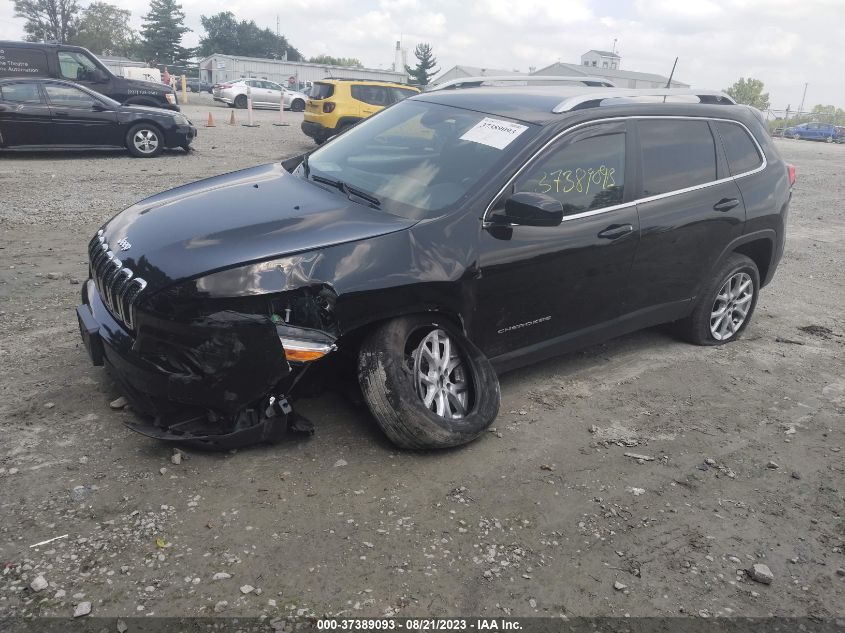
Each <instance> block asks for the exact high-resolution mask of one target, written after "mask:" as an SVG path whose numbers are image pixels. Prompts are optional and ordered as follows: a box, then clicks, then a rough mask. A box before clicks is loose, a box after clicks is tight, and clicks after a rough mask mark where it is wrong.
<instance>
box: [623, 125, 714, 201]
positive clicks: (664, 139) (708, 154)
mask: <svg viewBox="0 0 845 633" xmlns="http://www.w3.org/2000/svg"><path fill="white" fill-rule="evenodd" d="M637 129H638V130H639V134H640V148H641V150H642V160H641V163H642V173H643V192H642V193H643V195H644V196H656V195H658V194H661V193H668V192H670V191H678V190H679V189H686V188H687V187H694V186H695V185H703V184H705V183H708V182H712V181H714V180H716V144H715V143H714V141H713V135H712V134H711V133H710V126H709V125H708V124H707V121H681V120H672V119H655V120H653V121H650V120H640V121H638V122H637Z"/></svg>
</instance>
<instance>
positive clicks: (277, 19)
mask: <svg viewBox="0 0 845 633" xmlns="http://www.w3.org/2000/svg"><path fill="white" fill-rule="evenodd" d="M279 35H281V30H280V25H279V14H278V13H277V14H276V37H279Z"/></svg>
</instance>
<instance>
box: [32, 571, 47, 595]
mask: <svg viewBox="0 0 845 633" xmlns="http://www.w3.org/2000/svg"><path fill="white" fill-rule="evenodd" d="M48 584H49V583H48V582H47V581H46V580H45V579H44V576H41V575H40V574H39V575H38V576H36V577H35V578H34V579H33V581H32V582H31V583H29V588H30V589H32V590H33V591H35V592H38V591H41V590H42V589H46V588H47V585H48Z"/></svg>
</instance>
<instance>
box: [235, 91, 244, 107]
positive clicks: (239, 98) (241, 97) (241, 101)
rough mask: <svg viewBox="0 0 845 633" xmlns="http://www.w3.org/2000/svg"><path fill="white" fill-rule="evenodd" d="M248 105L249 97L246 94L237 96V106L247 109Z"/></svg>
mask: <svg viewBox="0 0 845 633" xmlns="http://www.w3.org/2000/svg"><path fill="white" fill-rule="evenodd" d="M246 106H247V98H246V95H238V96H237V97H235V107H236V108H239V109H241V110H245V109H246Z"/></svg>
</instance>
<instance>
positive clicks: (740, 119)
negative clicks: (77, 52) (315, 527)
mask: <svg viewBox="0 0 845 633" xmlns="http://www.w3.org/2000/svg"><path fill="white" fill-rule="evenodd" d="M596 90H597V89H594V88H585V87H569V88H560V87H526V86H520V87H518V88H505V87H489V88H469V89H462V90H453V91H441V92H433V93H423V94H421V95H418V96H415V97H412V98H410V99H407V100H404V101H401V102H400V103H398V104H396V105H394V106H392V107H390V108H387V109H386V110H384V111H383V112H381V113H379V114H377V115H375V116H373V117H372V118H370V119H367V120H366V121H363V122H362V123H360V124H359V125H358V126H356V127H355V128H353V129H351V130H349V131H348V132H346V133H345V134H342V135H340V136H338V137H336V138H335V139H333V140H332V141H330V142H329V143H327V144H326V145H324V146H323V147H321V148H319V149H317V150H315V151H314V152H313V153H311V154H310V155H308V156H300V157H297V158H294V159H290V160H288V161H285V162H283V163H281V164H270V165H263V166H259V167H254V168H251V169H246V170H243V171H240V172H235V173H231V174H226V175H223V176H218V177H215V178H210V179H208V180H204V181H200V182H196V183H193V184H189V185H185V186H183V187H178V188H176V189H173V190H171V191H168V192H165V193H162V194H159V195H156V196H153V197H152V198H149V199H147V200H145V201H143V202H140V203H138V204H136V205H134V206H132V207H130V208H128V209H126V210H125V211H123V212H121V213H119V214H118V215H116V216H115V217H114V218H112V219H111V220H110V221H109V222H107V223H106V224H105V225H104V226H103V227H102V229H100V230H99V231H98V232H97V235H96V236H94V238H93V239H92V240H91V242H90V244H89V246H88V252H89V256H90V270H91V279H90V280H88V282H87V283H86V284H85V286H84V289H83V293H82V302H83V303H82V305H81V306H79V308H78V310H77V313H78V317H79V323H80V329H81V332H82V336H83V339H84V340H85V342H86V345H87V347H88V349H89V351H90V354H91V357H92V359H93V361H94V363H95V364H103V363H104V362H105V363H106V364H108V365H109V366H110V367H111V368H112V369H113V371H114V374H115V376H116V377H117V378H118V379H119V381H120V382H121V383H122V385H123V387H124V389H125V393H126V395H127V396H128V397H129V399H130V400H131V402H132V403H133V405H134V408H135V409H136V410H137V411H138V412H139V413H140V414H141V417H139V418H137V419H135V420H133V422H131V426H132V427H133V428H135V429H136V430H138V431H140V432H142V433H145V434H148V435H151V436H154V437H160V438H164V439H173V440H190V441H194V442H204V443H208V444H211V445H217V446H234V445H238V444H245V443H249V442H254V441H257V440H262V439H264V440H273V439H275V438H277V437H278V436H279V435H280V434H281V433H283V432H284V431H285V429H287V428H289V427H293V428H299V429H307V428H308V427H309V424H308V423H307V421H306V420H304V419H303V418H301V417H300V416H298V415H297V414H296V413H294V412H293V411H292V408H291V400H292V398H293V397H295V396H297V395H298V391H299V389H300V388H301V386H302V385H301V384H300V379H302V378H303V377H304V376H306V372H307V373H308V374H309V375H312V376H311V379H310V382H312V383H314V382H316V381H315V378H314V376H313V374H315V373H316V375H317V377H320V376H321V375H322V381H323V382H325V383H328V382H330V381H331V378H330V376H332V375H333V374H330V373H328V372H326V371H325V370H326V365H327V364H329V365H330V364H331V363H332V360H333V359H336V360H338V361H342V360H343V359H344V358H345V359H347V360H350V361H353V362H349V363H345V364H344V363H343V362H337V363H335V364H336V367H339V368H341V369H342V368H345V371H347V372H348V375H351V376H354V377H355V378H357V381H358V382H359V383H360V387H361V391H362V392H363V396H364V399H365V400H366V402H367V404H368V406H369V408H370V410H371V411H372V413H373V415H374V416H375V418H376V420H377V421H378V423H379V424H380V425H381V427H382V428H383V429H384V431H385V433H386V434H387V435H388V436H389V437H390V439H391V440H393V441H394V442H395V443H396V444H398V445H400V446H403V447H411V448H421V447H444V446H453V445H457V444H461V443H464V442H468V441H470V440H472V439H473V438H476V437H478V435H479V434H480V433H481V432H482V431H483V430H484V429H485V428H487V427H488V426H489V425H490V423H491V422H492V421H493V420H494V418H495V417H496V414H497V412H498V407H499V385H498V380H497V377H496V373H495V371H496V370H498V371H504V370H507V369H510V368H514V367H517V366H519V365H523V364H526V363H530V362H533V361H536V360H538V359H541V358H546V357H549V356H552V355H555V354H560V353H562V352H565V351H567V350H571V349H573V348H575V347H577V346H583V345H587V344H590V343H595V342H597V341H601V340H603V339H607V338H609V337H614V336H619V335H621V334H624V333H626V332H631V331H633V330H637V329H639V328H644V327H648V326H652V325H655V324H659V323H665V322H676V323H677V325H678V329H679V331H680V332H681V333H682V334H683V336H684V337H685V338H686V339H688V340H689V341H691V342H693V343H696V344H699V345H719V344H723V343H726V342H729V341H733V340H735V339H736V338H738V337H739V336H740V334H741V333H742V331H743V330H744V329H745V328H746V327H747V325H748V323H749V320H750V319H751V316H752V314H753V312H754V306H755V304H756V302H757V297H758V294H759V291H760V289H761V288H762V287H763V286H765V285H766V284H767V283H768V282H769V281H770V280H771V279H772V276H773V275H774V272H775V268H776V267H777V264H778V261H779V260H780V257H781V254H782V252H783V244H784V225H785V221H786V214H787V209H788V206H789V201H790V197H791V187H792V182H793V181H794V170H793V169H792V168H791V167H789V166H787V165H786V164H784V162H783V161H782V160H781V158H780V156H779V155H778V153H777V151H776V150H775V147H774V146H773V145H772V142H771V141H770V139H769V137H768V134H767V133H766V130H765V128H764V127H763V125H762V123H761V120H760V118H759V116H758V115H759V113H756V112H755V111H753V110H751V109H750V108H748V107H745V106H739V105H735V104H734V103H733V102H732V101H731V100H730V98H729V97H726V96H725V95H722V94H720V93H696V95H695V96H693V95H691V94H687V93H686V92H683V93H680V94H679V91H674V90H670V91H645V94H644V93H643V91H631V90H621V89H613V88H606V89H599V90H600V92H597V91H596ZM687 92H688V91H687ZM655 95H656V96H657V98H655ZM664 97H665V98H664ZM334 375H335V376H336V374H334ZM305 382H306V381H303V384H304V383H305Z"/></svg>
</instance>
